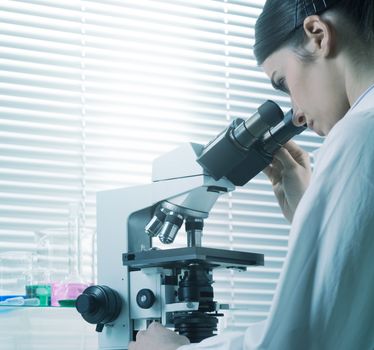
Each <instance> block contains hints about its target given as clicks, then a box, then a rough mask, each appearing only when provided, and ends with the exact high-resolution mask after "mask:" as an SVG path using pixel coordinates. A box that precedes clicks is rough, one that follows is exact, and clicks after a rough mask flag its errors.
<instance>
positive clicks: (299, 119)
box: [292, 113, 306, 126]
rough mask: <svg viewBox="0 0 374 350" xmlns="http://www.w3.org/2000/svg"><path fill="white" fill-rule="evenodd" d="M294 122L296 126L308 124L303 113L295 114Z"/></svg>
mask: <svg viewBox="0 0 374 350" xmlns="http://www.w3.org/2000/svg"><path fill="white" fill-rule="evenodd" d="M292 122H293V124H294V125H295V126H302V125H304V124H305V123H306V118H305V115H304V114H302V113H295V114H294V115H293V117H292Z"/></svg>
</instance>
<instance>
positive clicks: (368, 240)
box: [178, 86, 374, 350]
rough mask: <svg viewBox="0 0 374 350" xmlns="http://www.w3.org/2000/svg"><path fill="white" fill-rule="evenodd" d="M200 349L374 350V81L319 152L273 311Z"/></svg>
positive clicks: (189, 348) (190, 347)
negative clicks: (260, 320)
mask: <svg viewBox="0 0 374 350" xmlns="http://www.w3.org/2000/svg"><path fill="white" fill-rule="evenodd" d="M193 349H205V350H208V349H214V350H234V349H235V350H259V349H266V350H309V349H313V350H317V349H318V350H356V349H357V350H373V349H374V86H373V87H371V89H368V90H367V91H366V93H365V94H364V95H362V96H361V97H360V99H359V100H358V101H357V102H356V104H355V105H354V106H353V107H352V108H351V109H350V110H349V111H348V113H347V114H346V116H345V117H344V118H343V119H341V120H340V121H339V122H338V123H337V124H336V125H335V126H334V127H333V129H332V130H331V131H330V133H329V135H328V136H327V138H326V139H325V142H324V144H323V145H322V147H321V149H320V151H319V154H318V159H317V162H316V165H315V169H314V172H313V175H312V179H311V183H310V186H309V187H308V189H307V191H306V192H305V194H304V196H303V198H302V199H301V201H300V203H299V205H298V208H297V210H296V213H295V216H294V220H293V223H292V228H291V232H290V241H289V252H288V255H287V259H286V261H285V264H284V267H283V271H282V273H281V276H280V281H279V284H278V288H277V290H276V293H275V296H274V300H273V303H272V307H271V310H270V314H269V317H268V318H267V319H266V320H265V321H263V322H259V323H254V324H251V325H250V326H249V327H248V328H247V330H246V332H245V333H239V332H236V333H233V332H224V333H223V334H220V335H218V336H216V337H212V338H208V339H206V340H205V341H203V342H201V343H200V344H191V345H187V346H182V347H180V348H179V349H178V350H193Z"/></svg>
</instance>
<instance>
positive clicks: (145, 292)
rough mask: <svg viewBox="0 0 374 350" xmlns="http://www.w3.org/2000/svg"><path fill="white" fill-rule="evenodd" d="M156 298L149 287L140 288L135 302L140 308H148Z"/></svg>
mask: <svg viewBox="0 0 374 350" xmlns="http://www.w3.org/2000/svg"><path fill="white" fill-rule="evenodd" d="M155 300H156V297H155V295H154V294H153V292H152V291H151V290H150V289H141V290H140V291H139V292H138V294H137V295H136V303H137V304H138V305H139V307H140V308H142V309H149V308H151V307H152V305H153V304H154V302H155Z"/></svg>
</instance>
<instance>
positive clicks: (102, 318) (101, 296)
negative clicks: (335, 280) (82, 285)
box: [75, 285, 122, 332]
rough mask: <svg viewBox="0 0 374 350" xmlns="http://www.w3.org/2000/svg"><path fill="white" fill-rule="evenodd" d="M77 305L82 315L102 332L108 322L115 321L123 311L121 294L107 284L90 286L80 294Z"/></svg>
mask: <svg viewBox="0 0 374 350" xmlns="http://www.w3.org/2000/svg"><path fill="white" fill-rule="evenodd" d="M75 307H76V309H77V310H78V312H79V313H80V314H81V315H82V317H83V318H84V319H85V320H86V321H87V322H88V323H92V324H97V327H96V330H97V331H98V332H101V331H102V329H103V327H104V325H105V324H106V323H109V322H112V321H114V320H115V319H116V318H117V317H118V315H119V314H120V312H121V309H122V300H121V297H120V295H119V294H118V293H117V292H116V291H115V290H113V289H111V288H109V287H107V286H100V285H96V286H90V287H88V288H86V289H85V290H84V291H83V293H82V294H81V295H79V296H78V298H77V300H76V303H75Z"/></svg>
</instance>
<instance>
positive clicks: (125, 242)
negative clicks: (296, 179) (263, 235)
mask: <svg viewBox="0 0 374 350" xmlns="http://www.w3.org/2000/svg"><path fill="white" fill-rule="evenodd" d="M304 129H305V126H302V127H296V126H295V125H294V124H293V123H292V111H289V112H288V113H286V115H284V114H283V112H282V110H281V109H280V107H279V106H278V105H277V104H276V103H274V102H272V101H266V102H265V103H264V104H263V105H261V106H260V107H259V108H258V110H257V112H256V113H255V114H254V115H252V116H251V117H250V118H248V119H247V120H243V119H236V120H234V121H233V122H232V123H231V124H230V125H229V126H228V127H227V128H226V129H225V130H224V131H223V132H221V133H220V134H219V135H218V136H217V137H216V138H214V139H213V140H212V141H211V142H209V143H208V144H207V145H205V146H204V145H201V144H196V143H188V144H183V145H181V146H180V147H178V148H177V149H175V150H173V151H171V152H169V153H167V154H164V155H162V156H160V157H159V158H157V159H156V160H155V161H154V162H153V168H152V183H151V184H148V185H143V186H136V187H129V188H120V189H114V190H108V191H103V192H99V193H98V194H97V265H98V266H97V268H98V283H99V284H98V285H92V286H89V287H88V288H87V289H86V290H85V291H84V292H83V293H82V294H81V295H80V296H79V297H78V298H77V300H76V308H77V310H78V312H79V313H81V315H82V317H83V318H84V319H85V320H86V321H87V322H89V323H92V324H96V331H98V332H99V348H100V349H101V350H109V349H111V350H114V349H115V350H124V349H127V346H128V343H129V342H130V341H132V340H134V339H135V337H136V333H137V332H138V331H139V330H143V329H146V328H147V326H148V325H149V323H150V322H152V321H158V322H160V323H161V324H162V325H164V326H166V327H168V328H172V329H174V330H175V331H176V332H178V333H179V334H182V335H185V336H187V337H188V338H189V340H190V341H191V343H196V342H200V341H201V340H203V339H205V338H207V337H211V336H213V335H214V332H215V331H216V330H217V324H218V317H220V316H222V315H223V314H222V310H225V309H227V308H228V305H223V304H219V303H218V302H217V301H215V300H214V291H213V286H212V285H213V278H212V271H213V269H217V268H228V269H236V270H246V269H247V268H248V267H251V266H258V265H260V266H261V265H263V264H264V256H263V255H262V254H257V253H251V252H243V251H233V250H224V249H214V248H208V247H204V246H202V236H203V227H204V219H206V218H207V217H208V215H209V212H210V210H211V209H212V207H213V206H214V204H215V202H216V201H217V199H218V197H219V196H220V195H222V194H225V193H227V192H230V191H234V189H235V186H243V185H244V184H246V183H247V182H248V181H249V180H251V179H252V178H253V177H254V176H256V175H257V174H258V173H259V172H260V171H262V170H263V169H264V168H265V167H266V166H267V165H268V164H270V162H271V161H272V159H273V154H274V153H275V152H276V151H277V150H278V149H279V148H280V147H281V146H282V145H283V144H284V143H286V142H287V141H288V140H289V139H291V138H292V137H293V136H294V135H296V134H299V133H300V132H302V131H303V130H304ZM183 223H184V224H185V231H186V241H187V242H186V246H185V247H182V248H173V246H170V248H169V247H168V249H158V248H156V247H154V246H153V245H152V243H153V240H154V239H157V238H158V239H159V240H160V241H161V242H162V243H163V244H164V245H170V244H171V243H173V241H174V239H175V237H176V235H177V233H178V231H179V229H180V227H181V226H182V224H183Z"/></svg>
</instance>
